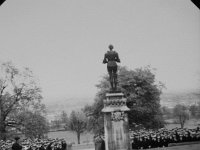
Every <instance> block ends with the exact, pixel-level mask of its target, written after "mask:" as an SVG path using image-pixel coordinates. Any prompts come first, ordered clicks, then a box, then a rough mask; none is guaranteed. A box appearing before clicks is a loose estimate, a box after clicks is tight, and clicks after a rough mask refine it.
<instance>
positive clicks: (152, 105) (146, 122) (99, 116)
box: [85, 67, 164, 132]
mask: <svg viewBox="0 0 200 150" xmlns="http://www.w3.org/2000/svg"><path fill="white" fill-rule="evenodd" d="M108 79H109V78H108V76H107V75H106V76H104V77H103V79H102V80H101V81H100V83H99V84H98V85H97V88H98V89H99V91H98V93H97V95H96V98H95V102H94V104H93V105H92V106H90V107H89V106H87V107H85V112H86V114H89V116H90V118H91V119H90V120H92V121H90V124H92V125H91V126H93V127H94V128H96V127H95V125H99V124H98V122H99V121H100V120H101V122H102V121H103V113H102V112H101V110H102V108H103V100H104V99H105V98H106V97H105V95H106V93H107V92H108V91H109V88H110V85H109V80H108ZM118 80H119V89H120V90H121V91H122V92H123V93H124V94H125V96H126V97H127V106H128V107H129V108H130V109H131V111H130V112H129V113H128V117H129V125H130V127H132V124H142V125H143V126H144V127H145V128H160V127H163V125H164V120H163V117H162V113H161V109H160V94H161V90H162V88H163V87H164V85H163V84H162V83H161V82H158V83H157V82H156V80H155V74H154V73H153V69H151V68H150V67H145V68H137V69H135V70H128V69H127V68H126V67H120V68H119V72H118ZM100 129H103V125H102V126H101V127H100ZM101 131H102V130H101ZM102 132H103V131H102Z"/></svg>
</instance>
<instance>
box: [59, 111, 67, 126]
mask: <svg viewBox="0 0 200 150" xmlns="http://www.w3.org/2000/svg"><path fill="white" fill-rule="evenodd" d="M60 119H61V122H62V123H65V124H66V123H67V122H68V121H69V118H68V115H67V113H66V112H65V111H62V112H61V115H60Z"/></svg>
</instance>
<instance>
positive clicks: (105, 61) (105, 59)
mask: <svg viewBox="0 0 200 150" xmlns="http://www.w3.org/2000/svg"><path fill="white" fill-rule="evenodd" d="M103 63H104V64H106V63H108V60H107V57H106V54H105V55H104V59H103Z"/></svg>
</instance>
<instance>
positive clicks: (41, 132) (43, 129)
mask: <svg viewBox="0 0 200 150" xmlns="http://www.w3.org/2000/svg"><path fill="white" fill-rule="evenodd" d="M20 117H21V118H23V120H24V121H23V126H22V127H23V128H22V132H23V133H24V134H25V136H26V137H29V138H32V139H33V138H44V136H45V134H46V133H47V132H48V130H49V125H48V121H47V119H46V118H45V116H43V115H42V114H41V113H38V112H32V111H26V112H23V113H22V114H21V115H20ZM20 117H19V118H20Z"/></svg>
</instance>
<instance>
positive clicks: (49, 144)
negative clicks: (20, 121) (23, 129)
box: [0, 137, 67, 150]
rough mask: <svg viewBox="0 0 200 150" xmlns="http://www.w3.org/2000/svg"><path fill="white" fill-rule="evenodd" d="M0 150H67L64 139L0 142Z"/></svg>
mask: <svg viewBox="0 0 200 150" xmlns="http://www.w3.org/2000/svg"><path fill="white" fill-rule="evenodd" d="M0 150H67V143H66V141H65V140H64V139H33V140H31V139H20V138H19V137H15V140H7V141H3V140H1V141H0Z"/></svg>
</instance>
